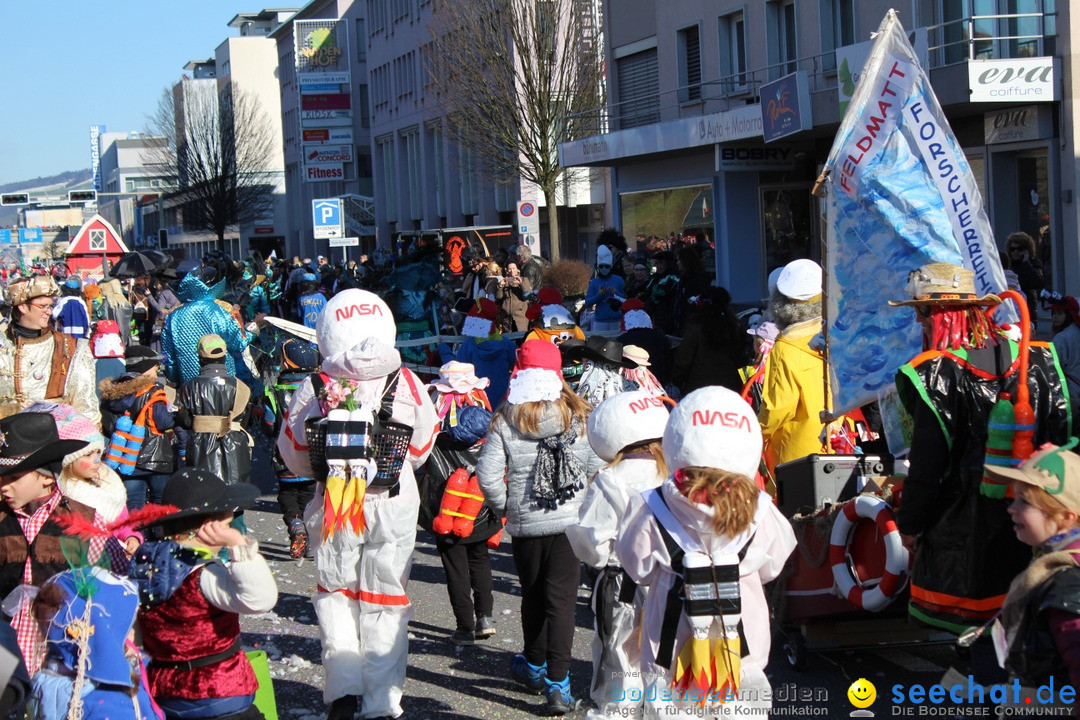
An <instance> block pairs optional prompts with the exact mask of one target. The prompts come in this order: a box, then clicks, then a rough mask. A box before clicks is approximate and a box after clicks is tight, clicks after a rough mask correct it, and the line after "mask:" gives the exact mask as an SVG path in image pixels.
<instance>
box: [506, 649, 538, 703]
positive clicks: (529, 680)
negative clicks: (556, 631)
mask: <svg viewBox="0 0 1080 720" xmlns="http://www.w3.org/2000/svg"><path fill="white" fill-rule="evenodd" d="M510 676H511V677H513V678H514V681H515V682H517V683H518V684H519V685H522V686H524V687H525V688H526V689H527V690H528V691H529V692H531V693H533V694H534V695H540V694H541V693H543V692H544V689H545V687H546V685H545V684H544V681H545V679H546V678H547V663H544V664H543V665H533V664H532V663H530V662H529V661H528V660H526V659H525V656H524V655H521V654H518V655H515V656H514V659H513V660H511V661H510Z"/></svg>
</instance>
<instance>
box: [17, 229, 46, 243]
mask: <svg viewBox="0 0 1080 720" xmlns="http://www.w3.org/2000/svg"><path fill="white" fill-rule="evenodd" d="M19 242H20V243H36V242H41V228H19Z"/></svg>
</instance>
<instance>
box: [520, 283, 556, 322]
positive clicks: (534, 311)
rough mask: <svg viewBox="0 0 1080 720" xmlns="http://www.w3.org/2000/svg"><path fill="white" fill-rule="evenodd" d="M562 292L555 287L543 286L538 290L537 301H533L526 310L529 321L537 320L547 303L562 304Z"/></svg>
mask: <svg viewBox="0 0 1080 720" xmlns="http://www.w3.org/2000/svg"><path fill="white" fill-rule="evenodd" d="M562 301H563V296H562V293H561V292H559V291H558V290H556V289H555V288H553V287H542V288H540V289H539V290H538V291H537V292H536V302H534V303H531V304H530V305H529V307H528V309H527V310H526V311H525V317H526V318H528V320H529V322H533V321H535V320H536V319H537V318H538V317H540V315H541V313H543V310H544V307H546V306H547V305H562Z"/></svg>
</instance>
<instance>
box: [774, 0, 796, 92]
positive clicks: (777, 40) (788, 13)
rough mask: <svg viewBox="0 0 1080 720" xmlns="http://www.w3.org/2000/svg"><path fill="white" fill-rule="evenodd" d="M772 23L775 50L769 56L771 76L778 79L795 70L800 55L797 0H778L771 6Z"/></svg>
mask: <svg viewBox="0 0 1080 720" xmlns="http://www.w3.org/2000/svg"><path fill="white" fill-rule="evenodd" d="M769 14H770V21H771V22H770V24H771V25H772V29H773V32H772V38H773V43H774V44H773V47H774V50H773V52H771V53H770V58H769V65H770V66H771V67H770V71H769V78H770V79H776V78H778V77H781V76H783V75H788V74H790V73H793V72H795V69H796V66H797V63H796V59H797V58H798V57H799V50H798V42H797V35H798V26H797V25H796V24H795V0H778V1H777V2H774V3H771V5H770V7H769Z"/></svg>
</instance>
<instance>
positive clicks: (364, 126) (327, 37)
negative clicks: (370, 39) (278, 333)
mask: <svg viewBox="0 0 1080 720" xmlns="http://www.w3.org/2000/svg"><path fill="white" fill-rule="evenodd" d="M366 17H367V3H365V2H364V1H363V0H312V2H309V3H308V4H307V5H305V6H304V7H303V8H301V9H300V10H299V11H298V12H297V13H296V14H295V15H293V16H292V17H291V18H290V19H289V20H287V21H285V22H283V23H282V24H281V25H280V26H278V27H277V28H276V29H275V30H274V31H273V32H272V33H271V36H270V37H271V38H272V39H273V40H274V41H275V43H276V49H277V63H278V68H279V69H280V72H279V77H278V80H279V93H280V105H281V117H282V147H283V149H284V163H285V187H286V191H287V197H288V206H287V208H288V229H287V232H286V236H285V251H286V253H287V254H288V255H290V256H292V255H298V256H300V257H310V258H314V257H315V256H316V255H326V256H329V257H335V254H336V259H340V258H341V257H342V256H343V251H341V250H336V249H335V250H333V251H332V250H331V248H330V245H329V241H328V240H325V239H321V240H316V239H315V237H314V230H313V216H312V201H313V200H318V199H322V198H339V197H340V198H343V203H344V205H345V207H344V211H345V213H344V214H345V216H346V228H345V231H346V234H347V235H349V236H357V237H363V239H364V240H365V242H366V243H367V244H368V245H369V246H370V245H373V244H374V242H375V234H374V227H373V226H372V225H371V223H370V218H369V211H370V205H371V202H372V196H373V194H374V186H373V176H372V161H371V130H370V115H369V113H368V72H367V56H366V53H367V43H366V41H365V40H364V38H366V37H367V31H366V29H365V22H366Z"/></svg>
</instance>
